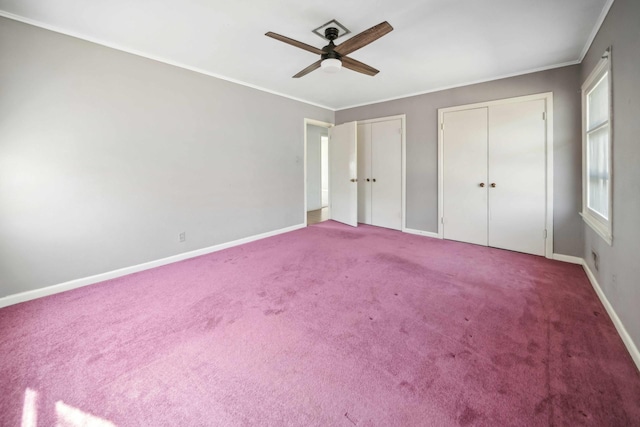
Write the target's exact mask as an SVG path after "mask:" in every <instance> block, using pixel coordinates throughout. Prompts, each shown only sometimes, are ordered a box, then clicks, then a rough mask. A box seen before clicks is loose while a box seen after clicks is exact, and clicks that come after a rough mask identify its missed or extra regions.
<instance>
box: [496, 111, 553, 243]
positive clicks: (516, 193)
mask: <svg viewBox="0 0 640 427" xmlns="http://www.w3.org/2000/svg"><path fill="white" fill-rule="evenodd" d="M544 113H545V101H544V100H541V99H540V100H534V101H527V102H519V103H510V104H503V105H496V106H491V107H489V187H488V188H489V246H493V247H496V248H503V249H510V250H513V251H518V252H525V253H529V254H534V255H544V254H545V240H546V235H545V224H546V218H545V216H546V215H545V214H546V153H545V146H546V123H545V117H544V115H543V114H544Z"/></svg>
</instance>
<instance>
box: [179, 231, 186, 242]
mask: <svg viewBox="0 0 640 427" xmlns="http://www.w3.org/2000/svg"><path fill="white" fill-rule="evenodd" d="M185 240H187V234H186V233H185V232H184V231H183V232H182V233H180V241H181V242H184V241H185Z"/></svg>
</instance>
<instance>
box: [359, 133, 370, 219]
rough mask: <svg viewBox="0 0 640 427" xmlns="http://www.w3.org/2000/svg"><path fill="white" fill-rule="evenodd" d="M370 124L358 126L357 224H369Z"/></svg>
mask: <svg viewBox="0 0 640 427" xmlns="http://www.w3.org/2000/svg"><path fill="white" fill-rule="evenodd" d="M367 179H369V180H370V179H371V124H369V123H367V124H361V125H358V222H360V223H362V224H371V181H369V182H367Z"/></svg>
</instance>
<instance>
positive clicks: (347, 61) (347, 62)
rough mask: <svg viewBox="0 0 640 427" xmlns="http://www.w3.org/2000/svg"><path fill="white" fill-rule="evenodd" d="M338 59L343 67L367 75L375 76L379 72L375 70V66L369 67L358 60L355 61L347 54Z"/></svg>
mask: <svg viewBox="0 0 640 427" xmlns="http://www.w3.org/2000/svg"><path fill="white" fill-rule="evenodd" d="M340 60H341V61H342V66H343V67H344V68H348V69H350V70H353V71H357V72H359V73H362V74H366V75H367V76H375V75H376V74H378V73H379V72H380V71H379V70H376V69H375V68H373V67H370V66H368V65H367V64H364V63H362V62H360V61H356V60H355V59H353V58H349V57H348V56H343V57H342V58H340Z"/></svg>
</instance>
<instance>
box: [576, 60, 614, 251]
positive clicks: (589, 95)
mask: <svg viewBox="0 0 640 427" xmlns="http://www.w3.org/2000/svg"><path fill="white" fill-rule="evenodd" d="M610 63H611V53H610V50H609V49H607V51H606V52H605V54H604V55H603V56H602V59H601V60H600V62H599V63H598V65H597V66H596V68H595V69H594V70H593V72H592V73H591V75H590V76H589V77H588V78H587V80H586V81H585V82H584V84H583V85H582V111H583V117H582V128H583V129H582V131H583V133H582V156H583V161H582V218H583V219H584V221H585V222H586V223H587V224H588V225H589V226H590V227H591V228H593V230H594V231H595V232H596V233H598V234H599V235H600V236H601V237H602V238H603V239H604V240H605V241H606V242H607V243H608V244H611V242H612V234H611V230H612V227H611V223H612V212H611V210H612V205H613V204H612V191H611V190H612V186H611V184H612V173H611V172H612V171H611V143H612V141H611V67H610Z"/></svg>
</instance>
